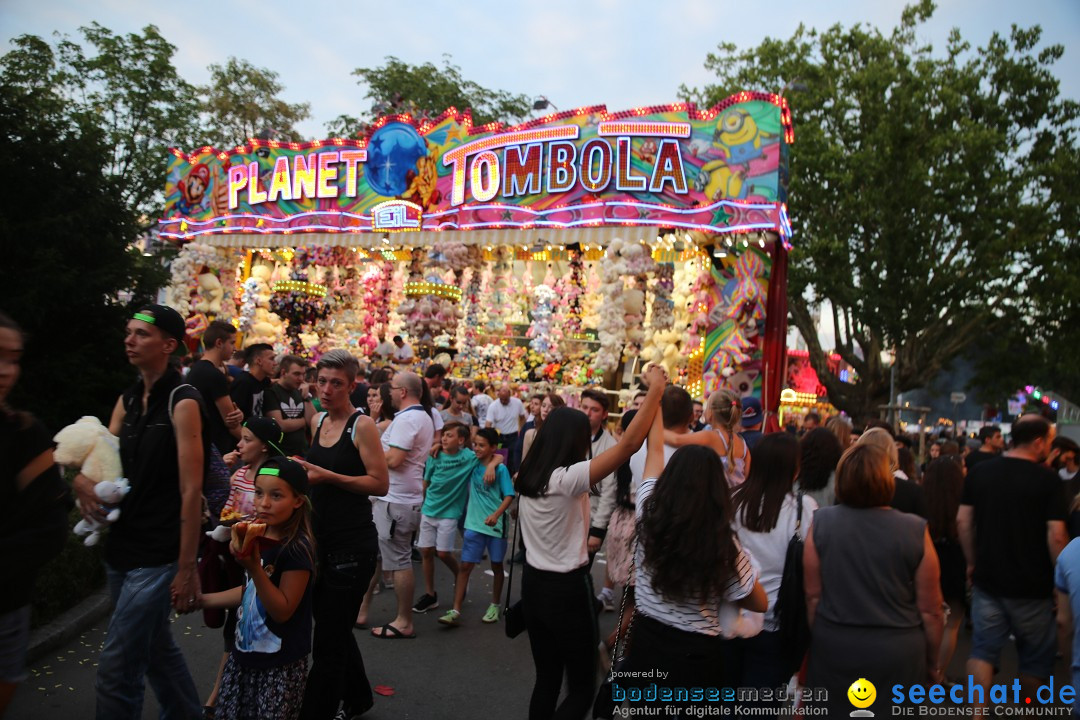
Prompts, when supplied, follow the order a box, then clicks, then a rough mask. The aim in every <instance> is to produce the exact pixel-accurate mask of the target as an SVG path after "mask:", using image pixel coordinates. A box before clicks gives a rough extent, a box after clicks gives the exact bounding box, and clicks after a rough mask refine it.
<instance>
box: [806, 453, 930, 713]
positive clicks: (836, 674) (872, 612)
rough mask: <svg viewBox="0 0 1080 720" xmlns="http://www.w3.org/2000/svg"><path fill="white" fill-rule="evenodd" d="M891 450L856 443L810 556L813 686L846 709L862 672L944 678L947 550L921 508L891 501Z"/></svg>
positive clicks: (886, 681)
mask: <svg viewBox="0 0 1080 720" xmlns="http://www.w3.org/2000/svg"><path fill="white" fill-rule="evenodd" d="M894 484H895V480H894V479H893V474H892V468H891V466H890V463H889V454H888V453H887V452H886V450H885V449H883V448H881V447H878V446H876V445H873V444H869V443H856V444H855V445H853V446H852V447H851V448H849V449H848V450H847V452H845V453H844V455H843V457H841V458H840V464H839V466H838V467H837V468H836V499H837V500H838V501H839V503H840V504H839V505H834V506H832V507H827V508H821V509H820V510H818V511H817V513H816V514H815V515H814V527H813V529H812V531H811V532H810V533H809V535H808V536H807V538H806V548H805V551H804V555H803V564H804V571H805V586H806V609H807V614H808V617H809V620H810V627H811V630H812V632H811V640H810V657H809V660H808V662H807V675H808V685H809V686H810V687H815V688H826V689H827V690H828V693H829V699H828V707H829V713H830V714H846V713H848V712H849V711H850V709H851V705H850V704H849V703H848V700H847V695H846V693H847V689H848V687H849V686H850V685H851V683H852V678H855V679H859V678H866V679H867V680H869V681H870V682H871V683H873V684H874V685H875V686H876V687H879V688H880V687H888V686H891V685H893V684H894V683H899V684H902V685H906V686H911V685H921V684H936V683H940V682H941V679H942V676H941V670H940V668H938V667H937V662H938V649H939V647H940V645H941V634H942V626H943V624H944V623H943V613H942V599H941V587H940V586H939V584H938V574H939V569H938V557H937V553H936V552H935V550H934V543H933V541H932V540H931V539H930V533H929V532H928V531H927V528H926V520H923V519H922V518H921V517H919V516H918V515H912V514H910V513H904V512H900V511H899V510H896V509H894V508H890V507H889V502H890V501H891V500H892V497H893V492H894Z"/></svg>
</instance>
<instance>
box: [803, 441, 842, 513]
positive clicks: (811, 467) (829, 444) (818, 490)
mask: <svg viewBox="0 0 1080 720" xmlns="http://www.w3.org/2000/svg"><path fill="white" fill-rule="evenodd" d="M844 450H846V448H844V447H843V446H842V445H841V442H840V440H839V439H838V438H837V437H836V433H834V432H832V431H830V430H827V429H825V428H814V429H813V430H811V431H810V432H808V433H806V434H805V435H803V437H802V439H801V440H800V441H799V477H798V482H799V490H801V491H802V492H803V493H804V494H805V495H806V496H807V497H811V498H813V499H814V502H816V503H817V506H818V507H829V506H830V505H832V504H833V503H834V502H836V489H835V486H836V464H837V463H838V462H840V456H841V455H843V454H844Z"/></svg>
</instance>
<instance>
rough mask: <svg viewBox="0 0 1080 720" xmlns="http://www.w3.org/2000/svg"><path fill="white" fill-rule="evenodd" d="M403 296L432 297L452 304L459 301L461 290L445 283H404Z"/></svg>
mask: <svg viewBox="0 0 1080 720" xmlns="http://www.w3.org/2000/svg"><path fill="white" fill-rule="evenodd" d="M405 294H406V295H407V296H409V297H423V296H424V295H434V296H436V297H441V298H446V299H447V300H453V301H454V302H460V301H461V288H459V287H454V286H453V285H447V284H445V283H433V282H407V283H405Z"/></svg>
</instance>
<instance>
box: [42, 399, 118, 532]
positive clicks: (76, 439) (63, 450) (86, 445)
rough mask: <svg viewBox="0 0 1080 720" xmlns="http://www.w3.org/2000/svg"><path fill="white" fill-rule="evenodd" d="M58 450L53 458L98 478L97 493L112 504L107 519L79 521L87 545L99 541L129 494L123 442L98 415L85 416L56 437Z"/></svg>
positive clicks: (99, 498) (77, 528)
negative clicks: (104, 520) (125, 474)
mask: <svg viewBox="0 0 1080 720" xmlns="http://www.w3.org/2000/svg"><path fill="white" fill-rule="evenodd" d="M53 440H54V441H55V442H56V450H55V451H53V458H54V459H55V460H56V462H57V463H59V464H60V465H65V466H67V467H71V468H75V469H77V470H79V471H80V472H81V473H82V474H83V475H85V476H86V477H88V478H90V479H91V480H93V481H94V483H95V485H94V494H95V495H97V497H98V500H100V501H101V504H102V505H108V506H112V510H110V511H109V513H108V515H107V516H106V520H107V523H99V522H96V521H88V520H86V519H83V520H80V521H79V522H78V523H77V524H76V525H75V531H74V532H75V534H76V535H77V536H78V537H83V536H84V535H85V536H86V539H85V540H84V541H83V544H84V545H87V546H91V545H96V544H97V543H98V540H100V539H101V532H102V531H103V530H104V529H105V528H106V527H108V523H114V522H116V520H117V519H118V518H119V517H120V508H118V507H116V506H117V505H119V504H120V501H121V500H123V499H124V496H125V495H127V493H128V490H129V489H130V488H129V486H128V481H127V480H126V479H125V478H122V477H120V475H121V474H122V473H123V467H122V466H121V464H120V446H119V442H118V441H117V439H116V437H115V436H114V435H113V434H112V433H110V432H109V430H108V428H106V427H105V426H104V425H102V424H101V421H99V420H98V419H97V418H96V417H91V416H89V415H88V416H85V417H82V418H79V420H78V422H76V423H74V424H72V425H68V426H67V427H66V428H64V429H63V430H61V431H60V432H58V433H57V434H56V436H55V437H53Z"/></svg>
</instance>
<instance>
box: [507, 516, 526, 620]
mask: <svg viewBox="0 0 1080 720" xmlns="http://www.w3.org/2000/svg"><path fill="white" fill-rule="evenodd" d="M520 526H521V515H520V513H519V514H518V518H517V521H516V522H515V523H514V543H513V545H511V546H510V563H511V564H510V579H509V580H507V581H506V603H505V604H504V605H503V620H504V621H505V622H506V637H508V638H516V637H517V636H518V635H520V634H521V633H523V632H525V605H524V604H523V603H524V600H518V601H517V602H516V603H514V604H513V605H511V604H510V592H511V591H512V590H513V589H514V568H515V567H516V566H517V565H519V564H520V563H515V562H514V561H513V560H514V553H516V552H517V544H518V528H519V527H520Z"/></svg>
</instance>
